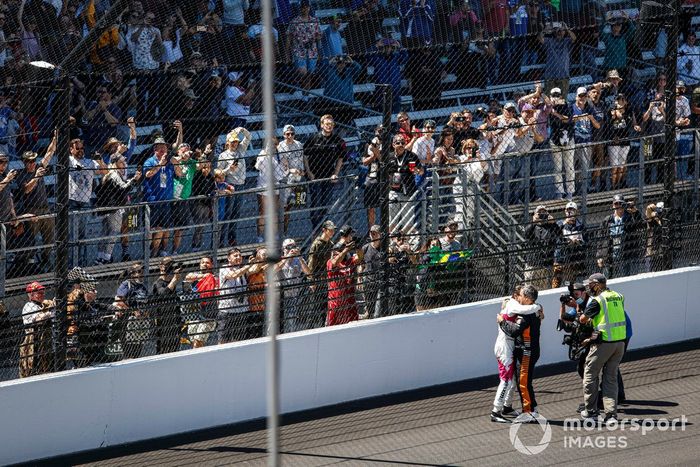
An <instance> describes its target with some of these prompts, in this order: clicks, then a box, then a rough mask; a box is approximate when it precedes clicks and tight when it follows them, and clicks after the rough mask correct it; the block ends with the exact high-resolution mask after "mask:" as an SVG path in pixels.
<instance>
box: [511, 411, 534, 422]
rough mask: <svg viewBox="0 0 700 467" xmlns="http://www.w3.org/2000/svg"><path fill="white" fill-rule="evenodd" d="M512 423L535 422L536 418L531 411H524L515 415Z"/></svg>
mask: <svg viewBox="0 0 700 467" xmlns="http://www.w3.org/2000/svg"><path fill="white" fill-rule="evenodd" d="M513 423H537V418H536V415H535V414H532V413H531V412H524V413H521V414H520V415H518V416H517V417H515V419H514V420H513Z"/></svg>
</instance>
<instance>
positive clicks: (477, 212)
mask: <svg viewBox="0 0 700 467" xmlns="http://www.w3.org/2000/svg"><path fill="white" fill-rule="evenodd" d="M472 187H473V192H474V245H473V246H474V248H478V247H480V246H481V197H482V196H486V195H484V194H483V193H482V192H481V191H479V184H478V183H477V182H472Z"/></svg>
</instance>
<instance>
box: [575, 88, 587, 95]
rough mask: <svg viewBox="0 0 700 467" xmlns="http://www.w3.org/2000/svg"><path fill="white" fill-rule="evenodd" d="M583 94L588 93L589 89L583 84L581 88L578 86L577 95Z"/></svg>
mask: <svg viewBox="0 0 700 467" xmlns="http://www.w3.org/2000/svg"><path fill="white" fill-rule="evenodd" d="M583 94H588V89H586V88H585V87H584V86H581V87H580V88H578V89H577V90H576V95H577V96H580V95H583Z"/></svg>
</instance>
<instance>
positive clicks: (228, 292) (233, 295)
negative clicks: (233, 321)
mask: <svg viewBox="0 0 700 467" xmlns="http://www.w3.org/2000/svg"><path fill="white" fill-rule="evenodd" d="M240 267H242V266H236V267H231V266H228V267H225V268H222V269H221V270H220V271H219V311H221V312H224V313H245V312H247V311H248V296H247V295H246V292H247V290H248V281H246V278H245V274H243V275H242V276H240V277H237V278H236V279H225V277H226V276H227V275H228V274H230V273H231V272H232V271H235V270H236V269H239V268H240ZM221 297H223V298H221Z"/></svg>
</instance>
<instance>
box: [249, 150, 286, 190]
mask: <svg viewBox="0 0 700 467" xmlns="http://www.w3.org/2000/svg"><path fill="white" fill-rule="evenodd" d="M268 160H269V158H268V157H267V154H266V153H265V150H264V149H263V150H262V151H260V155H258V158H257V159H256V160H255V169H256V170H257V171H258V172H259V173H258V182H257V185H256V186H257V187H258V188H266V187H267V185H268V183H270V169H269V162H268ZM272 173H273V174H274V177H275V178H274V180H275V182H277V183H279V182H280V181H282V180H283V179H284V170H283V169H282V165H281V164H280V161H279V156H278V155H277V154H275V155H274V156H272ZM258 194H259V195H265V194H266V193H265V192H264V191H263V192H258Z"/></svg>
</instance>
